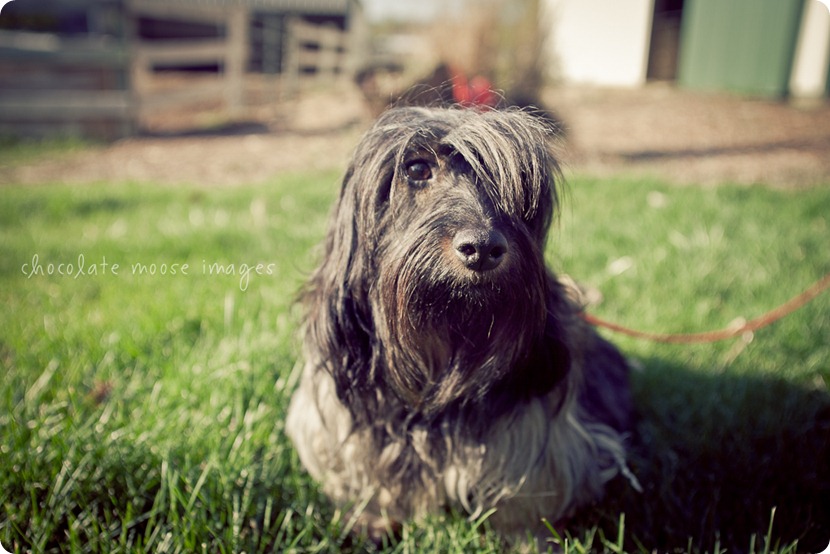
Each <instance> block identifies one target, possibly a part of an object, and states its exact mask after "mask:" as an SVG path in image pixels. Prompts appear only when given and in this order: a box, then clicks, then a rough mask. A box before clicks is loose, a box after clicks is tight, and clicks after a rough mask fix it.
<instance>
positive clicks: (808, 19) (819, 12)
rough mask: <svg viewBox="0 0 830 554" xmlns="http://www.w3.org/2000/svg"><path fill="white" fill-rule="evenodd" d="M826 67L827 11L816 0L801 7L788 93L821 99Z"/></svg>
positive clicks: (829, 59) (829, 57) (829, 47)
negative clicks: (801, 12) (801, 13)
mask: <svg viewBox="0 0 830 554" xmlns="http://www.w3.org/2000/svg"><path fill="white" fill-rule="evenodd" d="M828 65H830V11H828V8H827V6H826V5H825V4H823V3H821V2H819V0H808V1H807V3H806V4H805V5H804V14H803V15H802V18H801V29H800V31H799V35H798V42H797V43H796V50H795V61H794V63H793V69H792V74H791V75H790V93H791V94H792V95H793V96H796V97H799V98H820V97H822V96H824V92H825V86H826V83H827V68H828Z"/></svg>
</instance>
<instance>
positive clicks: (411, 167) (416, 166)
mask: <svg viewBox="0 0 830 554" xmlns="http://www.w3.org/2000/svg"><path fill="white" fill-rule="evenodd" d="M406 176H407V177H409V178H410V179H411V180H412V181H416V182H422V181H429V180H430V179H432V168H431V167H430V166H429V164H428V163H427V162H425V161H422V160H416V161H414V162H409V163H408V164H406Z"/></svg>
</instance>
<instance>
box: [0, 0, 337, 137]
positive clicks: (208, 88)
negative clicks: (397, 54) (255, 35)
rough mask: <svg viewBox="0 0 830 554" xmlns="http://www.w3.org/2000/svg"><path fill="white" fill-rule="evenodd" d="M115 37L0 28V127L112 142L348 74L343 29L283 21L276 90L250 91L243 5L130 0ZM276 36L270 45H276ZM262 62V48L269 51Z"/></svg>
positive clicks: (239, 109) (238, 109) (241, 109)
mask: <svg viewBox="0 0 830 554" xmlns="http://www.w3.org/2000/svg"><path fill="white" fill-rule="evenodd" d="M142 18H152V19H160V20H172V21H187V22H199V23H207V24H211V25H215V26H216V27H217V28H218V29H222V31H221V32H220V33H217V35H218V37H217V38H194V39H186V38H176V39H155V40H148V39H145V38H142V36H141V33H140V32H139V28H138V25H139V21H141V19H142ZM122 21H123V23H124V25H123V29H122V30H123V33H122V38H121V39H109V40H103V39H97V38H87V39H80V40H79V39H76V40H69V39H66V38H61V37H59V36H57V35H47V34H40V33H37V34H35V33H20V32H8V31H7V32H0V133H16V134H20V133H22V134H47V133H49V132H50V131H53V132H54V131H58V132H69V133H73V134H92V135H98V136H104V137H107V138H113V137H117V136H126V135H129V134H131V133H134V132H135V131H136V130H138V129H140V128H141V127H142V126H143V123H144V121H145V120H146V119H147V118H150V117H153V116H154V115H156V114H160V113H164V112H170V111H176V110H186V109H194V108H195V109H198V108H199V106H206V105H211V106H214V107H216V106H218V107H219V108H220V109H224V110H225V113H226V114H227V116H228V117H230V118H237V117H241V116H242V115H244V113H245V110H246V108H247V107H248V106H249V104H250V102H252V101H255V100H256V98H257V96H258V97H259V100H260V101H261V100H262V99H263V98H265V99H266V100H267V101H272V102H273V101H279V100H281V99H284V98H286V97H287V96H291V95H296V94H298V93H301V92H302V91H303V90H304V89H305V87H308V86H309V85H311V84H321V83H324V84H331V83H333V82H335V81H336V80H337V79H340V78H346V77H348V76H350V75H351V71H352V69H351V68H352V67H353V64H351V60H350V48H349V40H350V38H349V33H348V32H346V31H343V30H341V29H338V28H337V27H334V26H322V25H312V24H310V23H307V22H306V21H304V20H302V19H301V18H299V17H286V19H285V20H284V24H283V25H281V31H282V32H281V33H280V35H281V36H279V37H277V38H278V39H279V40H280V41H281V44H280V51H281V53H282V56H283V59H282V60H281V63H280V64H279V66H280V67H279V69H280V71H279V73H277V74H275V75H274V76H273V77H274V78H273V79H269V80H266V81H264V82H265V85H264V86H266V87H271V88H272V89H273V90H272V91H271V93H269V94H265V95H263V94H261V92H262V91H261V89H262V86H263V84H262V83H263V80H262V79H260V80H259V94H258V95H257V94H256V93H251V91H249V90H247V87H248V86H249V85H250V83H251V79H250V77H249V75H248V74H247V64H248V61H249V58H250V55H251V52H249V47H250V44H251V42H250V32H251V25H250V12H249V10H248V8H247V7H245V6H244V5H242V4H238V5H230V6H216V5H213V6H211V5H209V4H206V5H199V6H195V5H192V4H191V5H188V6H187V7H182V6H177V5H176V4H174V3H162V2H145V1H143V0H130V1H129V2H128V3H127V4H126V9H125V11H124V13H123V20H122ZM273 38H274V37H273V36H272V40H271V46H273ZM265 56H266V58H267V53H266V54H265ZM205 65H208V66H210V65H215V66H216V67H217V68H219V70H218V72H216V73H212V74H210V73H208V74H200V75H199V76H198V77H197V78H194V77H193V74H192V73H191V74H188V77H187V78H182V77H181V74H180V75H179V78H173V79H171V78H169V77H170V75H171V74H170V73H167V72H159V69H160V68H170V67H182V68H184V67H189V66H205Z"/></svg>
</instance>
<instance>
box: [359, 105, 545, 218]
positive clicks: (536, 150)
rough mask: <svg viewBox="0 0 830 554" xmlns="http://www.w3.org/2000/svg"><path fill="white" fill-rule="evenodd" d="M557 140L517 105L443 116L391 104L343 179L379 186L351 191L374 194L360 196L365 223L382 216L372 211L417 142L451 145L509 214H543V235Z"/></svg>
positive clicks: (445, 112) (431, 145) (447, 112)
mask: <svg viewBox="0 0 830 554" xmlns="http://www.w3.org/2000/svg"><path fill="white" fill-rule="evenodd" d="M554 137H555V132H554V129H553V128H552V127H550V126H548V125H547V124H546V123H545V122H544V121H542V120H541V119H537V118H534V117H530V116H529V115H528V113H526V112H524V111H521V110H518V109H513V110H506V111H499V110H488V111H485V112H477V111H473V110H467V109H451V110H442V111H441V112H440V115H438V113H436V111H435V110H432V109H429V108H399V109H393V110H390V111H388V112H386V113H385V114H384V115H383V116H381V118H380V119H379V120H378V121H377V123H376V124H375V125H374V126H373V128H372V129H371V130H370V131H369V132H368V133H367V134H366V136H365V137H364V139H363V141H362V142H361V144H360V145H359V146H358V148H357V156H356V159H355V160H354V163H353V164H352V166H351V168H350V171H349V175H347V179H346V183H344V184H348V182H349V181H355V184H356V183H357V182H360V181H365V180H366V179H371V180H373V181H374V182H375V183H377V184H378V188H376V189H375V190H374V191H372V190H371V187H361V189H362V190H360V191H352V192H353V193H356V194H358V195H359V194H361V193H363V194H366V195H373V196H371V197H364V198H361V199H358V207H359V208H363V209H365V210H367V212H366V213H365V215H366V216H367V217H366V218H365V220H366V221H377V219H378V218H377V217H376V216H375V214H373V213H372V211H373V210H375V209H378V208H380V209H382V208H383V204H384V202H385V200H387V199H388V194H389V187H390V186H391V182H392V179H393V178H394V176H395V169H396V168H400V167H401V165H402V162H403V158H404V156H405V154H406V152H407V151H408V150H409V149H410V148H413V147H415V146H421V147H426V148H433V149H435V150H436V151H437V150H443V149H448V150H450V151H452V152H455V153H457V154H458V155H460V156H461V157H462V158H463V159H464V160H465V161H466V162H467V163H468V164H469V165H470V167H471V168H472V171H473V173H474V174H475V176H476V177H477V178H478V180H479V183H480V185H481V186H483V187H484V190H485V191H486V193H487V195H488V196H489V198H490V200H491V201H492V202H493V203H494V205H496V206H497V207H498V208H499V209H500V210H501V211H502V212H503V213H506V214H514V213H515V212H516V210H517V209H518V210H519V213H518V214H516V215H518V216H520V217H521V218H523V219H525V220H532V219H538V220H539V231H541V232H543V233H544V232H546V231H547V229H548V227H549V226H550V221H551V219H552V216H553V213H554V210H555V207H556V206H557V204H558V199H557V193H556V188H555V183H554V182H553V179H554V178H556V177H558V176H559V166H558V164H557V162H556V160H555V158H554V157H553V156H552V155H551V152H550V147H551V139H553V138H554ZM347 188H348V187H347ZM347 192H348V191H347V190H345V189H344V191H343V193H344V194H346V193H347Z"/></svg>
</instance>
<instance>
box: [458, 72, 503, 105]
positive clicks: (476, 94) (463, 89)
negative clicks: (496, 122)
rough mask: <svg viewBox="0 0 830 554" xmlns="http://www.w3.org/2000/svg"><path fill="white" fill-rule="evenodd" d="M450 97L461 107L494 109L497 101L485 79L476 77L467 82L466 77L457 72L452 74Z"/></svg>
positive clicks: (496, 96)
mask: <svg viewBox="0 0 830 554" xmlns="http://www.w3.org/2000/svg"><path fill="white" fill-rule="evenodd" d="M452 96H453V99H454V100H455V101H456V102H458V103H459V104H461V105H462V106H484V107H489V108H494V107H495V106H496V104H497V103H498V101H499V98H498V95H497V94H496V93H495V92H493V90H492V85H491V84H490V81H489V80H488V79H487V78H486V77H482V76H481V75H476V76H474V77H473V78H472V79H470V80H469V81H468V80H467V77H466V75H464V74H463V73H460V72H458V71H455V72H453V77H452Z"/></svg>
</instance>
